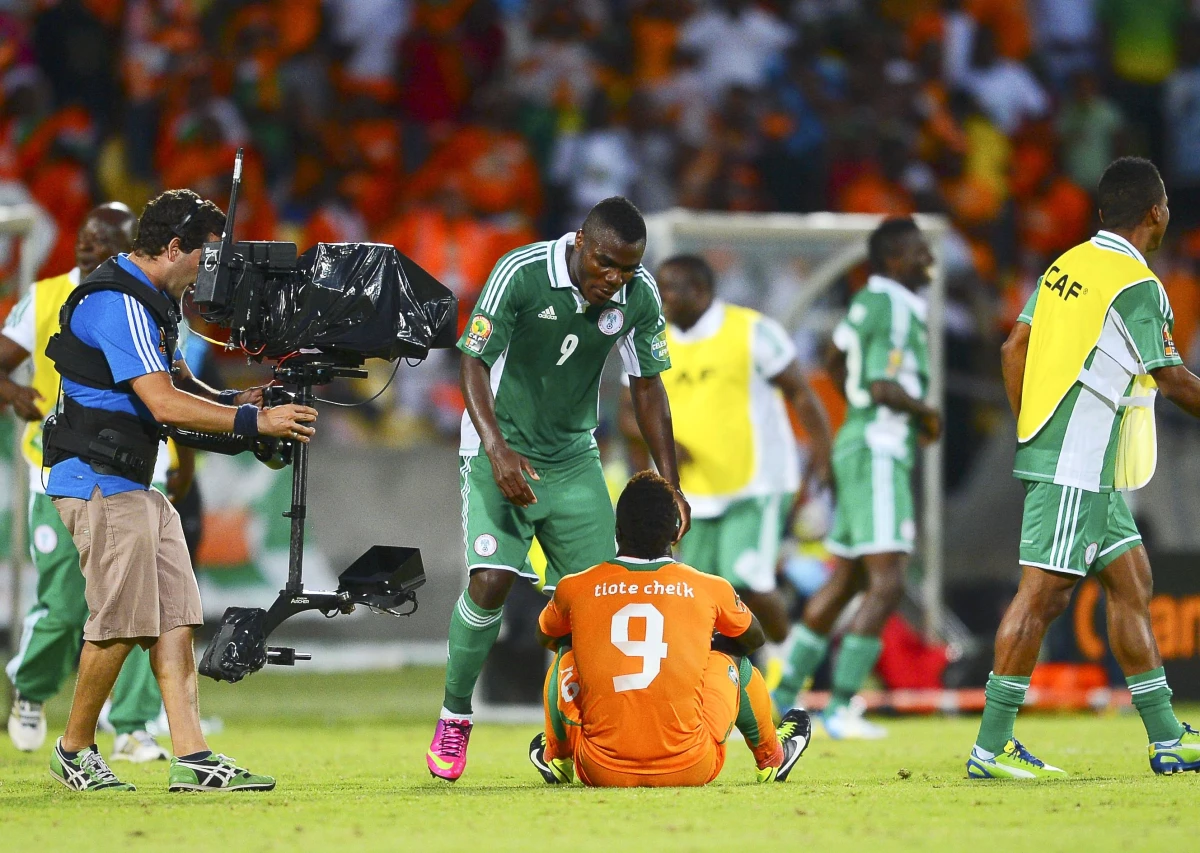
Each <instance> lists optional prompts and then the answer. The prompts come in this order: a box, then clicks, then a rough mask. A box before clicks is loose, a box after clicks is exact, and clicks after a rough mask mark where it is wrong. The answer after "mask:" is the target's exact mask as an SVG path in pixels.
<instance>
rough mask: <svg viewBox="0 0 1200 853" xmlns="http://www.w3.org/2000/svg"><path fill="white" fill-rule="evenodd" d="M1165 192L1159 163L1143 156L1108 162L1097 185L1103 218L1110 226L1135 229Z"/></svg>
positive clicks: (1160, 200)
mask: <svg viewBox="0 0 1200 853" xmlns="http://www.w3.org/2000/svg"><path fill="white" fill-rule="evenodd" d="M1166 194H1167V193H1166V189H1165V188H1164V187H1163V180H1162V176H1161V175H1159V173H1158V167H1157V166H1155V165H1154V164H1153V163H1151V162H1150V161H1149V160H1146V159H1144V158H1142V157H1121V158H1120V159H1117V160H1114V161H1113V162H1112V163H1110V164H1109V165H1108V168H1107V169H1105V170H1104V174H1103V175H1102V176H1101V178H1100V185H1099V186H1098V187H1097V188H1096V201H1097V203H1098V205H1099V207H1100V221H1101V222H1102V223H1104V227H1105V228H1108V229H1114V228H1116V229H1119V230H1122V231H1124V230H1128V229H1132V228H1136V227H1138V226H1139V225H1141V224H1142V222H1143V221H1144V220H1145V219H1146V216H1147V215H1148V214H1149V213H1150V209H1151V208H1152V207H1154V206H1155V205H1157V204H1162V203H1164V200H1165V198H1166Z"/></svg>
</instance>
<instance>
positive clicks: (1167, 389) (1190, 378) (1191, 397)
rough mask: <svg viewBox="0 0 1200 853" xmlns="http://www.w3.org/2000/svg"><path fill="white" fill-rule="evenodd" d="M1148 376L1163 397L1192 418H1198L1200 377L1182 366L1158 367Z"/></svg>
mask: <svg viewBox="0 0 1200 853" xmlns="http://www.w3.org/2000/svg"><path fill="white" fill-rule="evenodd" d="M1150 375H1151V376H1152V377H1154V382H1155V384H1156V385H1158V390H1160V391H1162V394H1163V396H1164V397H1166V398H1167V399H1168V400H1170V401H1171V402H1172V403H1174V404H1175V405H1176V406H1178V407H1179V408H1181V409H1183V410H1184V411H1185V412H1187V413H1188V414H1189V415H1191V416H1192V417H1194V418H1200V377H1197V376H1196V374H1194V373H1192V372H1191V371H1190V370H1188V369H1187V368H1186V367H1184V366H1183V365H1173V366H1171V367H1160V368H1158V369H1156V370H1151V371H1150Z"/></svg>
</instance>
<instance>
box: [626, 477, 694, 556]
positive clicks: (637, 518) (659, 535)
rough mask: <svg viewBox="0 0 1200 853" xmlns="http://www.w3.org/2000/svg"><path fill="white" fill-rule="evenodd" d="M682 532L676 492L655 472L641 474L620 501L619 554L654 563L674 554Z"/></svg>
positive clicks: (631, 482)
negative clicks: (673, 546) (680, 530)
mask: <svg viewBox="0 0 1200 853" xmlns="http://www.w3.org/2000/svg"><path fill="white" fill-rule="evenodd" d="M678 530H679V508H678V507H677V506H676V504H675V490H674V489H673V488H671V484H670V483H668V482H667V481H666V480H665V479H663V478H662V477H660V476H659V475H658V474H655V473H654V472H653V471H639V472H638V473H636V474H634V475H633V478H632V479H631V480H630V481H629V482H628V483H627V484H626V485H625V491H623V492H621V497H620V498H618V499H617V550H618V552H619V553H621V554H623V555H625V556H627V557H638V558H641V559H643V560H653V559H655V558H657V557H666V556H668V555H670V553H671V543H672V542H674V541H675V534H676V533H677V532H678Z"/></svg>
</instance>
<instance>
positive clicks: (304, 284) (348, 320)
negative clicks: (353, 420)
mask: <svg viewBox="0 0 1200 853" xmlns="http://www.w3.org/2000/svg"><path fill="white" fill-rule="evenodd" d="M241 172H242V152H241V151H240V150H239V151H238V153H237V160H236V162H235V164H234V172H233V190H232V192H231V193H230V198H229V213H228V217H227V219H226V225H225V231H224V233H223V234H222V235H221V239H220V240H219V241H217V242H213V243H206V244H205V245H204V246H203V247H202V249H201V260H200V273H199V276H198V278H197V280H196V288H195V293H194V301H195V303H196V306H197V308H198V309H199V311H200V313H201V315H202V316H203V317H204V318H205V319H206V320H208V321H209V322H211V323H215V324H217V325H219V326H222V327H224V328H227V329H228V330H229V342H228V344H227V347H228V348H229V349H238V350H241V351H244V352H245V353H246V354H247V355H248V356H249V357H250V358H253V359H257V360H260V361H261V360H262V359H268V360H270V361H273V362H274V374H275V380H276V383H277V384H276V385H272V386H271V387H269V388H267V389H266V393H265V395H264V397H265V400H264V404H265V405H279V404H282V403H287V402H295V403H298V404H300V405H310V406H311V405H313V404H314V397H313V388H314V387H317V386H320V385H326V384H328V383H330V382H332V381H333V380H334V379H338V378H352V379H361V378H365V377H366V375H367V373H366V371H365V370H364V369H363V364H364V363H365V361H366V359H368V358H381V359H385V360H388V361H395V360H397V359H401V358H403V359H406V360H409V361H410V362H411V361H414V360H415V361H420V360H422V359H424V358H425V357H426V356H427V355H428V354H429V351H430V350H431V349H447V348H450V347H453V346H454V342H455V318H456V317H457V314H458V304H457V300H456V299H455V297H454V294H453V293H452V292H451V291H450V290H449V289H448V288H446V287H445V286H443V285H442V284H440V283H439V282H438V281H437V280H436V279H434V278H433V276H431V275H429V274H428V273H427V272H425V270H423V269H421V267H420V266H418V265H417V264H416V263H414V262H413V261H412V260H410V259H409V258H407V257H405V256H404V255H403V254H401V253H400V252H398V251H397V250H396V249H395V248H394V247H392V246H386V245H382V244H377V243H318V244H317V245H316V246H313V247H312V248H311V249H309V250H308V251H306V252H304V253H303V254H298V253H297V250H296V244H295V243H281V242H234V241H233V239H232V235H233V225H234V216H235V213H236V210H237V196H238V189H239V186H240V184H241ZM173 435H174V437H175V438H176V440H178V441H181V442H182V443H184V444H188V445H190V446H194V447H198V448H201V449H205V450H212V451H216V452H220V453H237V452H244V451H252V452H254V453H255V455H256V456H258V458H259V459H261V460H263V461H264V462H267V464H270V465H272V466H276V467H278V466H282V465H287V464H290V465H291V466H292V505H291V508H290V510H289V511H288V512H287V513H285V515H286V516H287V517H288V518H290V519H291V524H292V528H291V541H290V547H289V562H288V580H287V584H286V586H285V587H284V588H283V589H282V590H281V591H280V593H279V596H278V597H277V598H276V600H275V603H274V604H272V605H271V607H270V608H269V609H267V610H263V609H262V608H257V607H230V608H228V609H227V610H226V611H225V614H224V617H223V618H222V620H221V625H220V629H219V630H218V632H217V634H216V635H215V636H214V637H213V638H212V640H211V641H210V642H209V644H208V647H207V648H206V649H205V651H204V656H203V658H202V659H201V663H200V673H201V674H202V675H207V676H210V677H211V678H215V679H217V680H219V681H230V682H234V681H240V680H241V679H242V678H244V677H245V676H246V675H248V674H250V673H252V672H256V671H257V670H259V669H261V668H262V667H263V666H264V665H265V664H267V663H274V664H282V665H289V666H290V665H292V664H293V663H294V662H295V661H297V660H307V659H308V657H309V656H308V655H303V654H298V653H297V652H296V651H295V650H294V649H290V648H270V647H268V646H267V645H266V641H267V637H269V636H270V634H271V632H272V631H274V630H275V628H277V627H278V626H279V625H280V624H281V623H282V622H283V621H284V620H286V619H288V618H289V617H291V616H294V615H295V614H297V613H302V612H304V611H306V610H316V611H319V612H321V613H323V614H324V615H326V616H336V615H338V614H341V613H350V612H351V611H353V610H354V608H355V606H356V605H363V606H365V607H369V608H372V609H374V610H377V611H382V612H387V613H392V614H394V615H397V616H400V615H407V614H409V613H412V612H413V611H414V610H416V603H417V599H416V592H415V590H416V589H417V588H418V587H419V586H421V585H422V584H423V583H424V582H425V572H424V568H423V566H422V564H421V553H420V551H419V550H417V549H416V548H408V547H400V546H395V545H375V546H373V547H371V548H370V549H368V550H367V551H366V553H364V554H363V555H362V556H361V557H360V558H359V559H357V560H355V561H354V563H353V564H351V565H350V566H349V568H347V569H346V570H345V571H343V572H342V573H341V575H339V577H338V588H337V589H336V590H333V591H320V590H308V589H305V588H304V581H303V551H304V521H305V517H306V514H307V510H306V498H307V490H308V451H309V448H308V445H307V444H304V443H303V442H295V443H293V442H288V441H283V440H277V439H261V438H260V439H240V438H236V437H233V436H227V435H221V436H215V435H207V434H203V433H196V432H192V431H184V430H175V431H173Z"/></svg>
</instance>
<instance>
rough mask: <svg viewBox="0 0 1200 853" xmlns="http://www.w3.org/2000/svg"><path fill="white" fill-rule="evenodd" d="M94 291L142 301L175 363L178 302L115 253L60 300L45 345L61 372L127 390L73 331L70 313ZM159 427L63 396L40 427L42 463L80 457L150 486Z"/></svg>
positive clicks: (100, 385) (97, 353)
mask: <svg viewBox="0 0 1200 853" xmlns="http://www.w3.org/2000/svg"><path fill="white" fill-rule="evenodd" d="M98 290H115V291H117V292H118V293H123V294H125V295H127V296H129V297H131V298H133V299H135V300H137V302H138V303H140V304H141V305H143V306H144V307H145V308H146V310H147V311H149V312H150V316H151V317H153V318H154V322H155V324H156V325H157V326H158V329H159V336H160V340H161V346H162V347H163V348H164V349H165V352H166V355H167V363H168V364H171V365H172V366H171V373H172V375H174V373H175V372H176V370H175V367H174V361H175V347H176V345H177V343H178V341H179V319H180V312H179V306H178V305H176V304H175V303H174V301H173V300H172V299H171V298H170V297H169V296H168V295H167V294H165V293H163V292H162V291H159V290H156V289H151V288H150V287H147V286H146V283H145V282H143V281H139V280H138V279H137V278H135V277H134V276H132V275H130V274H129V273H128V272H126V271H125V270H123V269H122V268H121V266H120V264H118V263H117V260H116V259H115V258H112V259H109V260H107V261H105V262H104V263H103V264H101V265H100V266H99V267H98V268H97V269H96V271H95V272H93V273H92V274H91V275H89V276H88V277H87V280H85V281H84V282H83V283H82V284H80V285H79V286H78V287H77V288H75V290H74V291H72V292H71V295H70V296H68V297H67V300H66V302H64V303H63V307H62V310H61V311H60V312H59V323H60V325H61V328H60V329H59V331H58V332H57V333H56V334H55V335H53V336H52V337H51V338H50V341H49V342H48V343H47V344H46V355H47V356H48V357H49V358H50V360H51V361H53V362H54V368H55V370H57V371H58V372H59V374H60V375H61V376H63V377H64V378H66V379H70V380H71V381H73V382H78V383H79V384H80V385H87V386H88V387H90V388H98V389H101V390H105V391H109V390H112V391H115V390H122V391H124V390H126V389H124V388H119V385H125V384H127V383H117V382H115V381H114V380H113V375H112V370H111V368H110V367H109V365H108V359H106V358H105V357H104V351H103V350H101V349H100V348H98V347H93V346H88V345H87V344H85V343H84V342H83V341H82V340H80V339H79V336H78V335H76V334H75V332H73V331H72V330H71V317H72V315H73V314H74V313H75V309H76V308H77V307H78V306H79V303H80V301H81V300H82V299H83V298H84V297H85V296H87V295H88V294H89V293H95V292H96V291H98ZM161 437H162V428H161V427H160V426H159V425H158V424H156V423H153V422H150V421H146V420H143V419H142V418H139V417H137V416H135V415H131V414H129V413H127V412H113V411H108V410H106V409H94V408H90V407H88V406H83V405H80V404H79V403H77V402H76V401H75V400H73V399H72V398H71V397H69V396H66V395H64V397H63V407H62V411H61V412H60V413H59V414H57V415H52V416H50V417H49V418H47V419H46V425H45V427H44V429H43V432H42V448H43V453H44V457H45V459H44V464H45V465H47V466H53V465H55V464H57V463H59V462H62V461H63V460H64V459H69V458H72V457H78V458H80V459H82V460H83V461H85V462H87V463H88V464H89V465H90V466H91V468H92V470H93V471H95V472H96V473H98V474H115V475H118V476H121V477H125V478H127V479H130V480H133V481H134V482H137V483H141V484H142V485H143V486H149V485H150V480H151V477H152V476H153V473H154V466H155V462H156V461H157V459H158V448H159V442H160V440H161Z"/></svg>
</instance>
